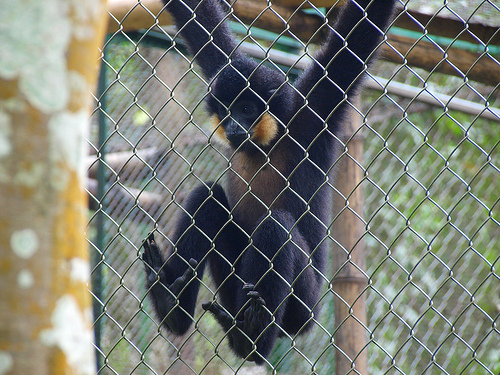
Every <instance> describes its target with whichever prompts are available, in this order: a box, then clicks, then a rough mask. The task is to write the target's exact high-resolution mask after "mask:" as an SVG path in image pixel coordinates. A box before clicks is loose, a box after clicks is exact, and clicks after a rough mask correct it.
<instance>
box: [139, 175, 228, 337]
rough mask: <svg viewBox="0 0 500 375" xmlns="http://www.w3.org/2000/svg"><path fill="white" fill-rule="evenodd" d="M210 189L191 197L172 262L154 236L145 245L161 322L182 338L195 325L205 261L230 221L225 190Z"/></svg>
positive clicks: (149, 280)
mask: <svg viewBox="0 0 500 375" xmlns="http://www.w3.org/2000/svg"><path fill="white" fill-rule="evenodd" d="M207 186H208V187H207ZM207 186H199V187H198V188H196V189H195V190H193V191H192V192H191V193H190V195H189V196H188V198H187V203H186V204H185V208H184V209H185V211H182V213H181V215H180V218H179V220H178V222H177V227H176V230H175V235H174V237H173V240H174V242H173V243H174V244H176V250H174V251H173V252H172V254H171V255H170V257H168V259H165V258H166V257H165V256H164V255H163V254H162V253H161V251H160V250H159V248H158V246H157V244H156V242H155V240H154V236H153V235H152V234H151V235H150V236H149V237H148V238H147V239H146V240H145V241H144V243H143V248H144V253H143V256H142V259H143V261H144V263H145V269H146V275H147V284H148V288H149V295H150V299H151V301H152V302H153V304H154V307H155V309H156V312H157V314H158V318H159V319H160V322H162V323H163V324H164V325H165V326H166V327H167V328H168V329H169V330H170V331H172V332H174V333H176V334H179V335H182V334H184V333H185V332H186V331H187V330H188V328H189V326H190V325H191V323H192V321H193V318H192V317H193V313H194V309H195V305H196V299H197V296H198V289H199V286H200V283H199V280H200V279H201V278H202V277H203V272H204V268H205V263H206V262H205V261H204V260H205V258H206V257H207V254H208V252H209V251H210V249H212V247H213V246H214V245H213V244H214V243H215V246H217V242H218V234H219V232H220V231H221V228H223V227H224V226H225V225H226V224H227V222H228V220H229V214H228V211H229V209H228V207H229V204H228V202H227V199H226V195H225V193H224V190H223V189H222V187H220V186H219V185H216V184H215V185H213V186H211V184H207ZM195 276H197V277H195Z"/></svg>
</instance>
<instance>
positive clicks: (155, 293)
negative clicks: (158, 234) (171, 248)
mask: <svg viewBox="0 0 500 375" xmlns="http://www.w3.org/2000/svg"><path fill="white" fill-rule="evenodd" d="M142 247H143V248H144V253H143V254H142V260H143V261H144V263H145V269H146V276H147V283H148V287H149V288H150V289H151V291H150V293H152V298H153V299H154V302H155V304H156V305H157V306H158V307H160V308H161V310H163V312H164V315H165V320H164V323H165V324H166V325H167V327H168V328H170V330H172V331H174V332H176V331H177V329H176V327H178V326H179V324H180V322H178V321H177V320H178V319H177V318H178V317H177V315H176V314H174V313H171V310H172V309H173V308H174V307H175V306H176V305H177V304H178V298H177V297H178V296H179V294H180V293H181V291H182V290H183V289H184V288H185V287H186V285H188V284H189V282H190V281H191V280H192V279H193V278H194V277H195V271H194V270H195V269H196V267H197V266H198V262H197V261H196V260H195V259H193V258H191V259H190V260H189V267H187V269H186V271H184V273H183V274H182V276H179V277H178V278H177V279H175V281H174V282H173V283H171V284H170V285H169V284H168V283H166V274H165V269H164V265H165V261H164V260H163V256H162V254H161V252H160V249H159V248H158V246H157V245H156V242H155V239H154V235H153V234H152V233H151V234H150V235H149V236H148V238H146V239H145V240H144V241H143V243H142Z"/></svg>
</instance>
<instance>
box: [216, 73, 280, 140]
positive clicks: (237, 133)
mask: <svg viewBox="0 0 500 375" xmlns="http://www.w3.org/2000/svg"><path fill="white" fill-rule="evenodd" d="M248 70H249V71H248V72H246V73H247V74H244V73H241V70H236V69H235V68H231V67H229V68H228V69H225V70H223V71H222V72H221V73H220V75H219V76H218V77H217V79H216V80H215V81H214V83H213V85H212V96H211V97H209V100H208V108H209V110H210V112H211V113H212V127H213V129H212V130H213V131H214V134H215V136H216V137H217V138H218V139H219V140H220V141H222V143H225V144H226V145H229V146H230V147H232V148H233V149H238V148H240V146H242V147H243V148H245V146H246V145H243V144H244V143H246V142H249V141H250V143H253V144H255V145H257V146H263V147H265V146H268V145H270V144H271V142H272V141H273V140H274V139H275V138H276V136H277V134H278V124H277V121H276V119H275V118H274V117H273V115H271V114H270V110H271V109H270V106H271V103H269V104H268V101H269V99H270V98H271V97H272V95H273V93H274V92H275V91H276V89H275V88H274V87H278V85H279V84H280V82H275V81H276V79H275V77H274V76H273V75H272V76H271V75H269V72H268V70H267V69H263V67H260V68H259V69H257V70H251V69H250V67H249V69H248ZM246 75H248V77H249V78H245V76H246Z"/></svg>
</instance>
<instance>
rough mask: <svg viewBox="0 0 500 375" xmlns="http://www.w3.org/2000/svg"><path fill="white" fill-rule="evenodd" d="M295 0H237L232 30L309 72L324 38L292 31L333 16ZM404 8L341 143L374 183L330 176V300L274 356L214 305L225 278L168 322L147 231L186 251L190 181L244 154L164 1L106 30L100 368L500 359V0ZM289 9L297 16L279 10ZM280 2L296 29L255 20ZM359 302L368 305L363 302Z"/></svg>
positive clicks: (399, 368)
mask: <svg viewBox="0 0 500 375" xmlns="http://www.w3.org/2000/svg"><path fill="white" fill-rule="evenodd" d="M249 4H257V2H249ZM286 4H287V2H280V3H279V5H276V6H275V5H271V3H265V4H263V5H261V7H262V9H264V10H265V11H264V10H262V9H261V10H260V11H258V12H257V14H256V15H252V14H249V12H250V11H248V12H246V11H242V12H241V13H238V6H241V7H243V8H244V9H243V10H245V9H247V8H248V9H250V7H247V5H248V4H247V3H246V2H245V1H241V2H240V0H237V1H236V2H235V3H234V4H233V9H234V10H236V13H235V14H233V16H234V17H233V19H232V27H233V31H234V32H235V34H236V35H237V36H238V38H239V39H240V40H243V43H242V44H241V46H240V47H241V48H243V49H245V51H247V52H248V53H249V54H250V55H254V56H255V57H256V58H257V59H262V58H264V59H266V60H268V63H269V64H272V65H273V66H274V68H277V69H281V70H282V71H283V72H284V74H286V75H287V77H289V78H290V80H294V79H295V78H296V76H297V74H299V73H300V70H301V69H302V63H301V62H302V61H303V60H305V57H307V58H310V57H311V56H313V54H312V52H311V51H312V50H314V49H315V48H317V47H315V45H314V44H313V43H306V42H304V37H303V36H302V35H299V34H300V33H299V32H297V33H294V32H292V31H290V30H291V29H293V21H295V20H296V18H297V17H299V16H301V17H306V18H307V17H309V16H310V17H311V18H310V19H311V20H318V19H322V20H324V14H325V9H324V8H318V7H316V6H314V5H312V4H311V3H305V4H302V5H303V8H304V9H305V10H304V11H299V10H296V9H298V8H299V7H298V6H291V5H289V6H288V7H287V6H286ZM321 5H325V4H321ZM398 5H399V6H398V10H397V12H396V13H397V16H396V17H395V22H394V25H393V27H392V28H391V30H390V32H389V34H388V35H389V38H388V39H387V40H385V41H384V43H383V44H384V46H383V48H384V51H383V52H382V53H381V56H382V60H381V61H379V62H377V63H376V64H374V65H373V66H371V67H370V68H369V70H368V74H367V75H368V77H367V80H366V86H367V88H366V89H364V91H363V93H362V95H361V100H360V101H359V102H356V103H358V104H357V105H356V108H355V111H357V112H359V113H360V114H361V117H362V118H361V120H360V122H359V124H358V128H357V129H355V132H354V136H352V134H349V135H348V136H347V137H346V139H345V140H344V146H343V150H344V152H341V157H342V159H347V160H348V161H349V162H350V163H351V165H352V167H351V168H352V169H354V170H356V174H357V176H358V179H357V180H356V181H355V182H354V185H353V186H352V188H349V189H350V190H348V191H345V189H344V187H345V186H339V184H343V181H344V180H343V178H344V177H343V176H342V175H340V176H339V173H341V171H339V172H337V175H335V176H333V175H331V176H330V179H326V180H325V181H327V182H326V185H325V186H326V187H327V188H328V189H329V190H331V193H332V195H333V198H334V201H335V207H336V208H333V207H332V208H331V209H329V210H330V211H331V215H330V216H331V217H330V219H329V221H328V222H325V223H324V227H325V234H324V238H323V239H322V241H323V242H325V243H326V246H327V247H328V249H329V251H328V254H329V255H328V261H327V263H328V266H327V267H326V270H325V271H324V272H323V274H322V278H323V280H324V286H323V289H322V291H321V298H320V303H321V305H322V308H321V312H320V314H319V315H317V316H313V328H312V329H311V330H310V331H308V332H307V333H306V334H304V335H295V336H294V335H291V336H290V335H289V336H285V337H283V338H281V339H279V341H278V342H277V345H276V346H275V348H274V350H273V352H272V353H271V355H270V357H269V358H268V363H267V364H266V365H264V366H262V367H257V366H255V365H253V364H252V363H251V362H247V361H244V360H243V359H241V358H239V357H237V356H235V355H234V354H233V353H232V351H231V350H230V349H229V344H228V340H227V337H226V334H225V333H224V330H223V329H222V328H221V327H220V325H219V324H218V323H217V321H216V320H215V319H214V318H213V317H212V316H211V314H209V313H207V312H206V311H204V310H203V309H202V308H201V303H202V302H205V301H213V300H214V299H217V296H218V289H217V286H216V285H215V284H214V283H213V281H212V278H211V276H210V275H207V274H206V275H205V276H204V278H203V280H201V288H200V296H198V301H197V306H199V307H198V308H197V309H196V312H195V315H194V317H193V321H194V324H193V325H192V326H191V328H190V330H189V331H188V332H187V333H186V334H185V335H183V336H180V337H177V336H174V335H172V334H171V333H169V332H168V330H166V329H165V328H162V327H160V324H159V323H158V321H157V319H156V315H155V314H154V307H153V306H152V304H151V302H150V299H149V298H148V293H150V292H151V290H150V289H149V288H148V287H147V285H146V274H145V265H144V263H143V260H142V257H141V254H142V251H143V250H142V249H141V244H142V241H143V239H144V238H145V237H146V236H147V235H148V233H149V232H151V231H152V230H153V229H156V232H155V233H156V239H157V241H158V243H159V244H160V245H161V248H162V249H165V251H166V253H167V252H168V251H171V250H168V249H170V246H169V245H175V244H172V241H173V240H172V236H173V230H174V226H175V222H176V220H177V217H178V215H179V212H180V211H182V209H183V208H182V207H183V202H185V197H186V196H187V194H188V193H189V192H190V191H191V190H192V189H193V188H194V187H195V186H197V185H199V184H200V183H201V182H202V181H221V183H223V181H224V179H225V177H227V175H228V173H229V172H228V171H229V170H230V166H231V163H230V161H228V159H227V157H226V156H225V154H224V152H223V151H222V149H223V146H221V145H219V144H217V143H216V142H214V141H213V129H211V128H210V125H209V122H210V120H209V118H208V115H207V111H206V107H205V103H204V99H205V98H206V95H207V92H208V84H207V80H206V79H205V78H204V77H203V76H202V75H201V72H200V70H199V68H198V65H196V64H195V63H193V61H192V57H191V56H190V55H189V54H188V53H187V50H186V48H185V45H184V43H183V41H182V39H181V38H179V37H178V35H177V34H176V31H175V29H174V28H171V27H160V26H158V22H156V21H155V20H156V18H155V17H153V16H152V15H151V16H150V19H151V27H150V28H149V29H145V30H142V31H136V32H128V33H126V32H125V31H124V30H119V31H117V32H115V33H110V34H109V35H108V39H107V41H106V46H105V49H104V50H103V57H102V70H101V76H100V87H99V92H98V94H97V95H96V109H95V112H94V114H93V119H92V120H93V126H92V132H91V134H90V137H89V144H90V153H91V157H90V159H89V186H88V191H89V197H90V199H89V201H90V202H89V207H90V211H89V212H90V217H89V224H88V229H87V238H88V241H89V246H90V251H91V254H92V257H93V260H94V266H93V270H92V280H91V281H92V284H91V285H92V288H91V292H92V295H93V297H94V314H95V332H96V340H95V344H96V350H97V354H98V355H97V357H98V361H97V362H98V364H97V365H98V368H99V373H101V374H163V373H172V374H233V373H238V374H261V373H262V374H263V373H279V374H335V373H338V367H336V364H338V361H339V358H342V357H344V358H348V360H349V363H351V367H350V372H349V373H352V374H354V373H359V371H360V370H359V368H358V367H356V366H355V364H356V363H357V362H356V361H359V360H360V358H362V357H363V356H367V368H368V371H369V373H371V374H453V375H454V374H499V373H500V330H499V327H498V320H499V316H500V273H499V271H498V267H499V265H498V262H499V259H500V240H499V238H500V223H499V220H500V217H499V205H500V203H499V199H500V188H499V186H500V181H499V179H500V163H499V160H498V155H499V153H498V150H499V144H500V110H498V108H499V107H500V79H499V72H500V63H499V59H500V31H499V26H500V22H499V20H500V8H499V7H498V5H497V4H496V3H495V2H493V1H475V2H467V3H464V4H462V3H457V4H455V3H453V2H445V3H444V5H443V4H438V2H435V3H433V2H431V3H430V4H429V3H428V2H426V3H425V4H424V3H423V2H420V1H416V0H415V1H414V0H411V1H409V2H407V3H406V2H402V3H399V4H398ZM134 7H136V8H137V7H139V8H141V9H144V7H145V5H144V4H142V3H140V2H139V3H137V4H136V5H135V6H134ZM273 9H278V10H277V11H276V10H273ZM286 10H287V11H288V12H289V13H288V14H289V18H286V17H284V16H281V15H282V14H284V13H285V11H286ZM240 11H241V10H240ZM270 11H272V12H274V13H273V14H276V15H280V16H279V18H280V22H281V23H282V24H281V27H282V29H283V30H286V32H281V34H280V32H279V31H278V32H277V30H275V27H274V26H272V25H273V24H272V22H271V21H269V22H271V24H270V25H271V26H270V27H269V28H267V27H263V28H262V29H259V28H257V27H256V25H260V26H261V27H262V25H261V24H259V22H258V21H259V20H262V18H263V16H262V15H263V14H267V13H265V12H270ZM240 14H241V16H239V15H240ZM127 17H128V15H126V16H125V19H126V18H127ZM245 17H247V18H245ZM294 17H295V18H294ZM248 18H250V20H249V19H248ZM125 19H124V20H125ZM242 19H243V20H245V23H246V24H251V25H252V27H248V26H243V23H242V22H241V20H242ZM252 19H253V20H254V22H252V21H251V20H252ZM307 19H309V18H307ZM124 20H122V19H114V20H112V21H111V22H114V23H116V24H117V25H119V24H121V22H122V21H124ZM322 22H324V21H322ZM312 24H314V23H312ZM264 25H265V23H264ZM290 25H291V27H289V26H290ZM265 29H268V30H265ZM269 29H271V30H272V31H273V32H270V31H269ZM306 31H307V30H306ZM306 31H305V32H306ZM310 35H314V31H313V32H311V33H310ZM313 39H314V38H313ZM311 40H312V39H311ZM314 41H315V42H316V41H317V40H314ZM256 46H257V47H258V48H255V47H256ZM271 48H272V49H273V51H278V52H277V53H276V52H274V54H272V53H270V52H269V51H270V50H271ZM381 48H382V47H381ZM421 48H423V49H422V50H421ZM421 51H424V53H420V52H421ZM435 56H437V57H436V58H434V57H435ZM357 120H358V119H357V118H356V119H355V120H353V121H357ZM356 142H361V143H362V145H363V146H364V150H362V149H358V146H356ZM356 150H358V151H360V150H361V151H360V152H357V151H356ZM348 170H349V169H348ZM361 193H362V200H361V202H363V203H362V206H361V208H359V209H358V208H357V207H356V205H355V204H353V201H354V199H358V198H359V197H360V196H361ZM271 210H272V207H271ZM342 211H347V212H351V213H354V214H355V217H356V220H357V221H358V228H357V229H356V230H354V229H353V231H352V232H353V233H347V235H350V236H351V237H352V236H354V238H352V239H351V240H348V241H347V243H348V244H350V245H346V244H345V243H342V241H340V240H339V238H338V236H336V233H337V232H336V231H335V230H336V229H335V228H337V227H338V226H340V225H341V224H342V223H340V222H341V221H343V219H342V218H341V217H340V214H339V212H342ZM359 225H361V226H359ZM359 228H361V229H359ZM342 236H343V235H342ZM339 241H340V242H341V243H340V244H339ZM339 245H340V246H339ZM174 248H175V246H174ZM337 248H341V249H340V251H338V250H339V249H337ZM354 248H356V249H358V250H356V252H355V251H354ZM359 249H362V255H361V257H359V252H360V251H361V250H359ZM174 251H175V250H174ZM211 251H216V249H214V248H212V249H211ZM348 267H354V268H355V269H356V270H357V273H356V276H355V277H354V279H355V280H354V283H353V284H352V285H351V284H349V283H347V284H343V286H342V287H345V285H347V288H350V289H351V290H352V289H355V290H358V292H357V295H356V296H355V298H354V300H353V301H349V300H347V299H346V298H345V297H344V296H343V295H342V293H341V292H340V291H339V289H337V287H336V286H338V285H340V284H339V281H338V280H339V276H342V271H343V268H346V269H347V268H348ZM347 279H349V277H347V278H346V280H347ZM347 281H349V280H347ZM350 285H351V286H350ZM360 286H361V287H360ZM339 288H341V286H339ZM356 288H358V289H356ZM365 303H366V306H365ZM339 304H340V305H343V306H344V307H347V313H346V314H347V315H346V316H345V317H339V316H338V310H337V309H336V307H338V305H339ZM360 306H361V308H362V309H363V310H366V311H365V312H364V313H360V314H359V316H358V315H357V314H358V311H359V309H358V307H360ZM336 314H337V316H336ZM363 315H366V318H365V317H364V316H363ZM349 320H354V321H355V322H356V324H357V325H358V326H359V327H361V328H362V329H361V336H362V337H361V338H360V340H361V343H362V344H361V347H360V349H359V351H358V352H357V353H354V355H353V354H352V353H348V352H346V351H345V350H344V347H343V346H342V343H341V341H342V340H343V338H342V337H340V336H341V334H342V335H343V334H344V333H343V332H342V325H343V324H346V325H347V324H348V321H349ZM357 350H358V349H357ZM339 352H340V353H341V355H340V357H339ZM336 369H337V370H336ZM336 371H337V372H336Z"/></svg>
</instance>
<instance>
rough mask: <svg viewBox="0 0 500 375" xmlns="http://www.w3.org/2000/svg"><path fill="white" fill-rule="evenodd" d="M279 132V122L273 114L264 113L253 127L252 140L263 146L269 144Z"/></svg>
mask: <svg viewBox="0 0 500 375" xmlns="http://www.w3.org/2000/svg"><path fill="white" fill-rule="evenodd" d="M277 134H278V124H277V123H276V120H275V119H274V117H273V116H271V115H270V114H269V113H264V114H263V115H262V118H261V119H260V121H259V122H258V123H257V124H256V125H255V126H254V127H253V136H252V140H254V141H255V142H256V143H259V144H261V145H262V146H268V145H269V144H270V143H271V141H272V140H273V139H274V138H276V135H277Z"/></svg>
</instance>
